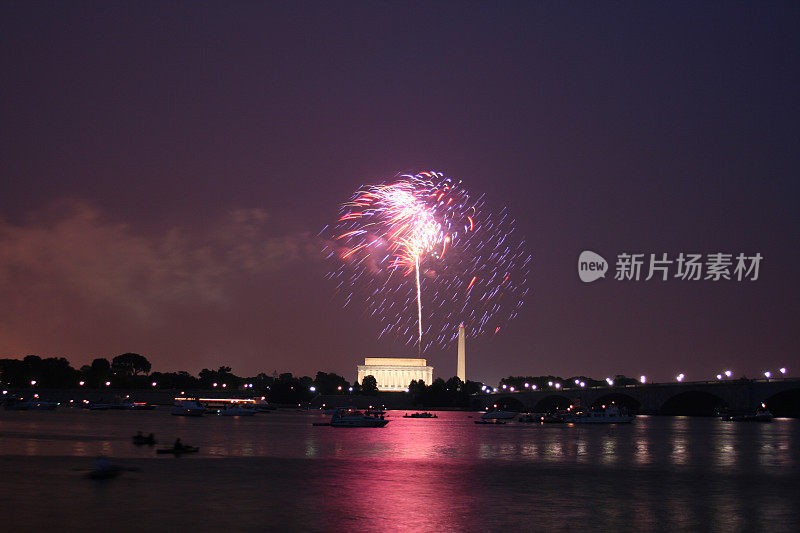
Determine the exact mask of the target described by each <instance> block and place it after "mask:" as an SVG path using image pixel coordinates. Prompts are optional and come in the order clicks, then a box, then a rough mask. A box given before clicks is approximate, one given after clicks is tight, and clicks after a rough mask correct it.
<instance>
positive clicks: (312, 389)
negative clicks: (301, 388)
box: [308, 386, 317, 392]
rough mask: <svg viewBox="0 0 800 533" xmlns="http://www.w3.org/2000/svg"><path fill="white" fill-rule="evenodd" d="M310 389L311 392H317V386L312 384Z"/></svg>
mask: <svg viewBox="0 0 800 533" xmlns="http://www.w3.org/2000/svg"><path fill="white" fill-rule="evenodd" d="M308 390H310V391H311V392H316V390H317V388H316V387H314V386H311V387H309V388H308Z"/></svg>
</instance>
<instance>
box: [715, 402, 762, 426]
mask: <svg viewBox="0 0 800 533" xmlns="http://www.w3.org/2000/svg"><path fill="white" fill-rule="evenodd" d="M773 418H774V417H773V416H772V413H770V412H769V410H768V409H767V407H766V406H765V405H763V404H762V407H761V408H759V409H758V410H757V411H756V412H755V413H748V414H740V415H725V416H723V417H722V420H723V421H725V422H772V419H773Z"/></svg>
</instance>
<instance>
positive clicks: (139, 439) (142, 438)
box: [131, 433, 156, 446]
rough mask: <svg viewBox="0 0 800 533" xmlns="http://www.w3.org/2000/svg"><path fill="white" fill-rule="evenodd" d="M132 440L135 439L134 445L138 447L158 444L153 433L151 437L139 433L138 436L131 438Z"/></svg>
mask: <svg viewBox="0 0 800 533" xmlns="http://www.w3.org/2000/svg"><path fill="white" fill-rule="evenodd" d="M131 439H133V443H134V444H135V445H137V446H144V445H147V446H152V445H153V444H155V443H156V438H155V436H154V435H153V434H152V433H150V434H149V435H142V434H141V433H139V434H138V435H134V436H133V437H131Z"/></svg>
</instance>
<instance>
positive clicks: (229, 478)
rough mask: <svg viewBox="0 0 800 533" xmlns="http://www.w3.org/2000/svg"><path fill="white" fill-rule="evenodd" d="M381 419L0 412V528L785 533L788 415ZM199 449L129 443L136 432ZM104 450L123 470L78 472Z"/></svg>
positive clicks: (790, 470) (798, 454) (791, 472)
mask: <svg viewBox="0 0 800 533" xmlns="http://www.w3.org/2000/svg"><path fill="white" fill-rule="evenodd" d="M402 414H403V413H402V412H390V413H389V415H390V416H389V418H390V419H391V420H392V422H390V423H389V425H388V426H386V427H385V428H382V429H338V428H331V427H312V425H311V423H312V422H315V421H322V420H324V417H323V416H322V415H321V414H319V413H315V412H298V411H277V412H272V413H268V414H258V415H256V416H254V417H245V418H238V417H236V418H231V417H218V416H213V417H202V418H183V417H174V416H170V415H169V413H168V410H156V411H149V412H134V411H83V410H77V409H62V410H59V411H55V412H36V411H27V412H25V411H20V412H17V411H2V412H0V473H2V476H0V492H2V494H5V495H7V496H5V497H4V500H3V507H4V509H5V510H4V512H3V523H4V528H3V529H4V530H17V531H32V530H41V531H44V530H51V529H52V528H53V527H54V526H55V525H57V526H58V528H59V529H60V530H62V531H99V530H109V529H114V530H116V531H141V530H142V529H146V530H149V531H178V530H186V531H219V530H221V529H223V528H234V530H236V531H265V530H284V531H286V530H289V531H292V530H329V531H346V530H347V531H352V530H358V531H400V530H403V531H406V530H429V531H430V530H435V531H498V530H504V529H508V528H517V529H522V530H534V531H551V530H579V529H586V528H587V527H590V528H592V529H601V530H616V529H623V530H677V529H683V530H704V531H746V530H764V531H796V530H797V528H798V524H800V482H799V481H798V480H800V476H798V474H800V449H799V447H798V443H799V441H800V421H798V420H790V419H779V420H776V421H775V422H773V423H771V424H758V423H730V422H727V423H726V422H722V421H719V420H717V419H708V418H680V417H677V418H673V417H638V418H637V419H636V421H635V422H634V423H632V424H629V425H609V426H591V427H589V426H573V425H557V424H550V425H544V426H541V425H535V426H530V425H523V424H511V423H509V424H507V425H504V426H497V427H494V426H482V425H476V424H474V423H473V421H474V420H475V419H476V418H477V416H478V415H476V414H473V413H439V418H438V419H404V418H402ZM138 430H141V431H143V432H145V433H149V432H153V433H155V434H156V438H157V439H159V440H160V441H161V443H171V442H172V441H173V440H174V439H175V437H178V436H179V437H181V439H182V441H183V442H184V443H187V444H192V445H196V446H199V447H200V453H198V454H196V455H193V456H185V457H181V458H173V457H171V456H165V455H156V454H155V451H154V449H153V448H152V447H147V446H144V447H136V446H133V445H132V444H131V440H130V437H131V435H133V434H134V433H136V431H138ZM98 455H104V456H107V457H110V458H113V460H114V461H115V462H117V463H119V464H121V465H123V466H125V467H128V468H132V469H136V471H131V472H125V473H124V474H123V475H122V476H121V477H119V478H117V479H113V480H107V481H94V480H89V479H85V478H84V475H85V472H84V471H83V470H84V469H86V468H89V467H91V465H92V462H93V460H94V458H95V457H97V456H98Z"/></svg>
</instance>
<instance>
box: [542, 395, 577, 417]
mask: <svg viewBox="0 0 800 533" xmlns="http://www.w3.org/2000/svg"><path fill="white" fill-rule="evenodd" d="M573 403H574V402H573V401H572V400H570V399H569V398H567V397H566V396H561V395H560V394H551V395H549V396H545V397H544V398H542V399H541V400H539V401H538V402H536V405H534V406H533V410H532V411H533V412H534V413H547V412H550V411H557V410H559V409H566V408H568V407H569V406H570V405H573Z"/></svg>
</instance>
